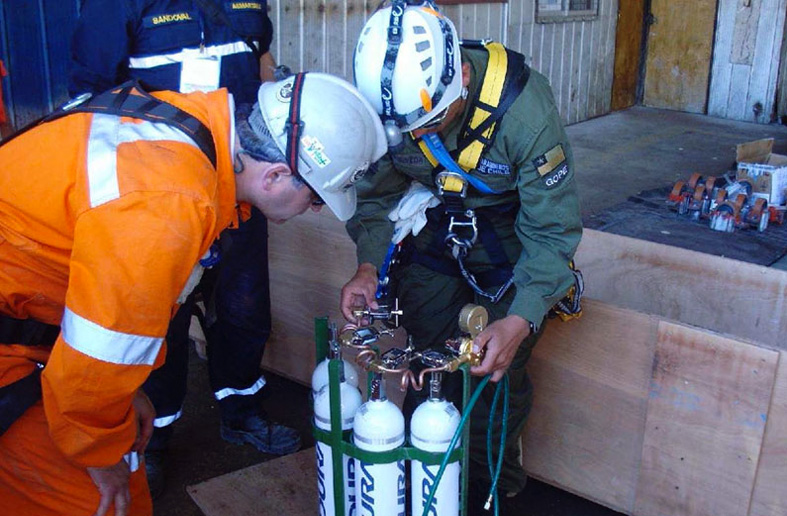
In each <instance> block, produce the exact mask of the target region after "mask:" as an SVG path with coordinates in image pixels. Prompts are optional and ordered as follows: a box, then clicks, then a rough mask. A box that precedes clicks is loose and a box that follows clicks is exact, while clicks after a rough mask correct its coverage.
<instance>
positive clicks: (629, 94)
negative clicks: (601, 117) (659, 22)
mask: <svg viewBox="0 0 787 516" xmlns="http://www.w3.org/2000/svg"><path fill="white" fill-rule="evenodd" d="M644 19H645V4H644V2H641V1H639V0H619V7H618V24H617V32H616V34H615V74H614V82H613V83H612V110H613V111H617V110H619V109H625V108H627V107H630V106H633V105H634V104H635V103H636V102H637V84H638V83H639V69H640V66H639V65H640V59H641V57H642V56H641V53H642V31H643V30H644V27H643V22H644Z"/></svg>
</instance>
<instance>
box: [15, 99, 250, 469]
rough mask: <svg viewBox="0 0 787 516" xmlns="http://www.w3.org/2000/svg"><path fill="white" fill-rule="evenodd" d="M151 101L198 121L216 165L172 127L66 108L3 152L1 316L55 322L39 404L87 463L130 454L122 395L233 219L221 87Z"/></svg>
mask: <svg viewBox="0 0 787 516" xmlns="http://www.w3.org/2000/svg"><path fill="white" fill-rule="evenodd" d="M155 96H156V97H158V98H160V99H162V100H164V101H167V102H170V103H172V104H175V105H176V106H178V107H179V108H181V109H182V110H184V111H187V112H188V113H190V114H191V115H193V116H195V117H197V118H198V119H200V121H202V123H203V124H205V126H206V127H207V128H208V129H209V130H210V132H211V133H212V135H213V140H214V143H215V146H216V154H217V166H216V168H214V167H213V165H211V162H210V161H209V159H208V158H207V157H206V156H205V155H204V154H203V153H202V152H201V151H200V149H199V148H198V147H197V146H196V144H195V143H194V141H193V140H191V139H190V138H189V137H188V136H186V135H185V134H184V133H183V132H181V131H180V130H178V129H176V128H174V127H173V126H170V125H166V124H163V123H154V122H149V121H140V120H137V119H130V118H121V117H117V116H114V115H108V114H89V113H77V114H72V115H70V116H66V117H64V118H60V119H58V120H55V121H53V122H49V123H46V124H43V125H41V126H39V127H37V128H35V129H33V130H31V131H29V132H28V133H26V134H24V135H23V136H20V137H19V138H17V139H15V140H13V141H11V142H9V143H8V144H6V145H4V146H2V147H0V311H2V312H3V313H5V314H7V315H10V316H13V317H16V318H28V317H32V318H35V319H38V320H40V321H43V322H46V323H50V324H60V325H61V333H60V336H59V337H58V339H57V342H56V343H55V345H54V347H53V348H52V350H51V353H50V354H49V358H48V362H47V364H46V367H45V369H44V371H43V375H42V386H43V401H44V408H45V410H46V416H47V420H48V422H49V430H50V433H51V436H52V439H53V440H54V442H55V443H56V444H57V446H58V447H59V448H60V450H62V452H63V453H64V454H65V456H66V457H67V458H69V459H70V460H72V461H74V462H75V463H77V464H80V465H83V466H93V467H100V466H109V465H112V464H115V463H117V462H118V461H119V460H121V457H122V456H123V455H124V454H126V453H128V452H129V450H130V448H131V446H132V444H133V442H134V439H135V437H136V433H137V428H136V418H135V414H134V412H133V409H132V408H131V401H132V399H133V396H134V393H135V392H136V390H137V388H138V387H139V386H140V385H141V384H142V383H143V382H144V381H145V379H146V378H147V376H148V374H149V373H150V371H151V369H152V368H153V367H154V365H158V364H159V363H160V362H161V361H163V359H164V350H163V349H162V348H163V340H164V335H165V334H166V331H167V326H168V323H169V320H170V315H171V313H172V310H173V306H174V304H175V302H176V299H177V298H178V295H179V294H180V293H181V291H182V290H183V288H184V285H185V283H186V280H187V279H188V277H189V275H190V273H191V272H192V269H193V268H194V266H195V265H196V264H197V263H198V261H199V259H200V257H201V256H203V255H204V254H205V252H206V251H207V250H208V248H209V247H210V245H211V243H212V242H213V241H214V240H215V239H216V238H217V236H218V234H219V232H220V231H221V230H222V229H224V228H226V227H228V226H230V225H231V224H233V223H237V210H236V209H235V205H236V202H235V179H234V177H233V169H232V157H231V156H232V148H231V144H232V142H231V141H230V138H231V136H230V135H231V133H232V125H231V120H232V116H233V113H232V107H231V105H232V101H231V98H230V97H229V96H228V94H227V92H226V90H224V89H221V90H217V91H213V92H210V93H193V94H189V95H181V94H177V93H171V92H162V93H157V94H155ZM14 353H19V354H24V353H27V356H37V355H35V353H31V352H30V351H29V350H25V349H24V347H23V346H8V345H6V346H3V345H0V357H1V356H9V355H11V356H12V355H13V354H14ZM3 374H4V372H3V371H0V379H1V378H2V376H3Z"/></svg>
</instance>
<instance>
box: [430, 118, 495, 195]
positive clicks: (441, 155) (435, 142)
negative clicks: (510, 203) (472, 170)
mask: <svg viewBox="0 0 787 516" xmlns="http://www.w3.org/2000/svg"><path fill="white" fill-rule="evenodd" d="M421 140H423V142H424V143H425V144H426V146H427V147H428V148H429V151H430V152H431V153H432V155H433V156H434V157H435V159H436V160H437V161H439V162H440V164H441V165H442V166H444V167H445V168H446V170H449V171H451V172H455V173H457V174H459V175H460V176H462V178H463V179H464V180H465V181H467V182H468V183H470V184H471V185H473V186H474V187H475V188H476V190H478V191H479V192H481V193H485V194H493V195H499V194H501V193H503V191H502V190H494V189H492V188H490V187H489V185H487V184H485V183H484V182H483V181H481V180H480V179H478V178H477V177H473V176H471V175H470V174H468V173H467V172H465V171H464V170H462V167H460V166H459V164H458V163H457V162H456V161H454V158H452V157H451V154H450V153H449V152H448V150H447V149H446V148H445V145H443V142H442V141H441V140H440V137H439V136H438V135H437V134H435V133H430V134H425V135H423V136H421Z"/></svg>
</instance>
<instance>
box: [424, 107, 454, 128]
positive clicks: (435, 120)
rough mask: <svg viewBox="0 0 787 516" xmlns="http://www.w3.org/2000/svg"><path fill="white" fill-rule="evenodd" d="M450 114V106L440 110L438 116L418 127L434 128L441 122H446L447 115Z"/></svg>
mask: <svg viewBox="0 0 787 516" xmlns="http://www.w3.org/2000/svg"><path fill="white" fill-rule="evenodd" d="M447 116H448V108H445V109H444V110H442V111H440V112H439V113H438V114H437V116H436V117H434V118H433V119H431V120H429V121H428V122H426V123H425V124H424V125H422V126H419V127H418V129H434V128H435V127H438V126H439V125H440V124H442V123H443V122H445V119H446V117H447Z"/></svg>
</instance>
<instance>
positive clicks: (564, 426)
mask: <svg viewBox="0 0 787 516" xmlns="http://www.w3.org/2000/svg"><path fill="white" fill-rule="evenodd" d="M657 324H658V321H657V320H656V319H655V318H653V317H651V316H648V315H645V314H641V313H637V312H634V311H631V310H626V309H623V308H617V307H614V306H611V305H606V304H604V303H600V302H596V301H592V300H588V301H587V303H586V305H585V312H584V315H583V316H582V318H580V319H578V320H575V321H571V322H567V323H563V322H558V321H552V322H550V323H549V325H548V326H547V329H546V331H545V334H544V336H543V337H542V339H541V341H540V342H539V344H538V345H537V346H536V348H535V350H534V353H533V357H532V359H531V361H530V364H529V366H528V367H529V371H530V373H531V375H532V379H533V384H534V386H535V399H534V405H533V411H532V413H531V415H530V417H529V419H528V424H527V428H526V430H525V433H524V434H523V444H524V450H525V452H524V457H525V460H524V464H525V468H526V469H527V471H528V474H531V475H533V476H535V477H537V478H540V479H543V480H545V481H547V482H549V483H551V484H554V485H557V486H559V487H561V488H563V489H566V490H569V491H572V492H575V493H580V494H582V496H585V497H587V498H590V499H593V500H595V501H597V502H599V503H601V504H603V505H606V506H609V507H612V508H614V509H616V510H619V511H623V512H626V513H631V510H632V509H633V505H634V495H635V490H636V479H637V472H638V470H639V461H640V455H641V449H642V436H643V432H644V425H645V410H646V407H647V393H648V386H649V378H650V371H651V368H652V362H653V353H654V347H655V341H656V327H657Z"/></svg>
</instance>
